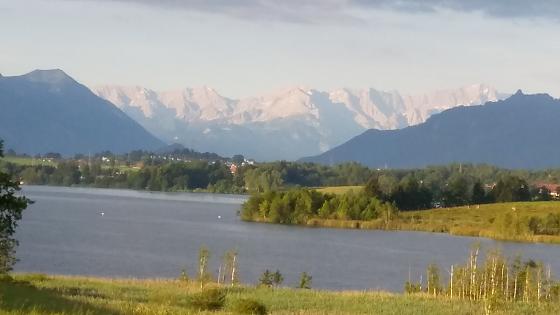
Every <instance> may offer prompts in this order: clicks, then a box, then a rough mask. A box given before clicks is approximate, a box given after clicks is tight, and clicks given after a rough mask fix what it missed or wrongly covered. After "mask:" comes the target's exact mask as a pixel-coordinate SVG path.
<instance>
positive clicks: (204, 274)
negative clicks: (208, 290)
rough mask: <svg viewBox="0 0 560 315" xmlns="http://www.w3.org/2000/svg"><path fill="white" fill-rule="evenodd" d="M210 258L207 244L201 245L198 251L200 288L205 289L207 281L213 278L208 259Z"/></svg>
mask: <svg viewBox="0 0 560 315" xmlns="http://www.w3.org/2000/svg"><path fill="white" fill-rule="evenodd" d="M209 260H210V251H209V250H208V248H206V247H205V246H202V247H200V250H199V251H198V280H199V281H200V288H201V289H203V288H204V285H205V284H206V282H208V281H209V280H210V278H211V275H210V273H209V272H208V261H209Z"/></svg>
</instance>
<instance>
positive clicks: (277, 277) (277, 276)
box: [272, 269, 284, 287]
mask: <svg viewBox="0 0 560 315" xmlns="http://www.w3.org/2000/svg"><path fill="white" fill-rule="evenodd" d="M282 282H284V276H282V274H281V273H280V270H278V269H276V272H275V273H273V274H272V283H273V284H274V286H275V287H278V286H280V285H281V284H282Z"/></svg>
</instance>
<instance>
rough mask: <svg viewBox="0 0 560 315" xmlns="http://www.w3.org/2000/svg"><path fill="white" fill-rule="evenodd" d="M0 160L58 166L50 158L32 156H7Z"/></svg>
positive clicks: (21, 163) (19, 163) (18, 163)
mask: <svg viewBox="0 0 560 315" xmlns="http://www.w3.org/2000/svg"><path fill="white" fill-rule="evenodd" d="M0 161H5V162H10V163H13V164H17V165H47V166H56V162H54V161H52V160H48V159H35V158H32V157H19V156H18V157H16V156H5V157H3V158H0Z"/></svg>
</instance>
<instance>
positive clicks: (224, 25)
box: [0, 0, 560, 97]
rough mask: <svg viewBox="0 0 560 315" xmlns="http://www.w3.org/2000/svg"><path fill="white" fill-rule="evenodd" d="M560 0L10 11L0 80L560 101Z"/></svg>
mask: <svg viewBox="0 0 560 315" xmlns="http://www.w3.org/2000/svg"><path fill="white" fill-rule="evenodd" d="M559 17H560V1H556V0H544V1H530V0H524V1H522V0H494V1H485V0H470V1H462V0H425V1H412V0H369V1H368V0H323V1H317V0H297V1H296V0H283V1H282V0H277V1H276V0H192V1H190V0H183V1H181V0H160V1H149V0H30V1H28V0H13V1H7V0H0V73H2V74H3V75H18V74H23V73H25V72H28V71H31V70H33V69H36V68H41V69H48V68H61V69H63V70H64V71H66V72H67V73H68V74H70V75H71V76H73V77H74V78H76V79H77V80H78V81H80V82H83V83H85V84H87V85H97V84H121V85H133V84H135V85H142V86H146V87H150V88H154V89H175V88H182V87H186V86H200V85H207V86H211V87H214V88H216V89H217V90H218V91H219V92H220V93H221V94H223V95H225V96H229V97H243V96H249V95H255V94H260V93H263V92H267V91H270V90H274V89H277V88H280V87H286V86H293V85H304V86H309V87H313V88H318V89H324V90H328V89H332V88H337V87H354V88H363V87H375V88H378V89H382V90H394V89H396V90H400V91H403V92H411V93H415V92H423V91H428V90H433V89H441V88H453V87H458V86H462V85H468V84H472V83H488V84H491V85H494V86H496V87H497V88H498V89H499V90H500V91H503V92H513V91H515V90H516V89H518V88H522V89H523V90H525V91H528V92H548V93H552V94H553V95H555V96H557V97H558V96H560V40H559V38H560V19H559Z"/></svg>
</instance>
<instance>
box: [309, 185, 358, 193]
mask: <svg viewBox="0 0 560 315" xmlns="http://www.w3.org/2000/svg"><path fill="white" fill-rule="evenodd" d="M362 188H363V186H329V187H321V188H317V189H315V190H317V191H318V192H320V193H323V194H335V195H342V194H344V193H346V192H348V191H349V190H354V191H356V192H357V191H359V190H360V189H362Z"/></svg>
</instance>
